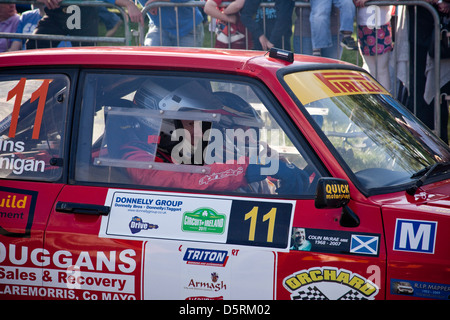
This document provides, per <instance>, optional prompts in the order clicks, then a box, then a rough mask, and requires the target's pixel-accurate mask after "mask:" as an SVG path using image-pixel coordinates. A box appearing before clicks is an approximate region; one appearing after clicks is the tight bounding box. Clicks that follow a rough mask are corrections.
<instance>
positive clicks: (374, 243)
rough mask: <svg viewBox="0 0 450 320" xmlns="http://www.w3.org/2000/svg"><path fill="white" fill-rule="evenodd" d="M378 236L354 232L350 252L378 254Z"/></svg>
mask: <svg viewBox="0 0 450 320" xmlns="http://www.w3.org/2000/svg"><path fill="white" fill-rule="evenodd" d="M378 239H379V237H378V236H367V235H358V234H352V239H351V242H350V252H351V253H359V254H368V255H378V242H379V241H378Z"/></svg>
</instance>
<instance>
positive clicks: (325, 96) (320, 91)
mask: <svg viewBox="0 0 450 320" xmlns="http://www.w3.org/2000/svg"><path fill="white" fill-rule="evenodd" d="M285 80H286V82H287V84H288V85H289V86H290V88H291V89H292V92H293V93H294V94H295V95H296V97H297V98H298V99H299V100H300V101H301V102H302V103H303V105H304V107H305V109H306V111H307V112H308V113H309V115H310V116H311V117H312V118H313V119H314V120H315V122H316V124H317V125H318V127H319V128H320V129H321V131H322V133H323V134H324V135H325V136H326V138H327V139H328V141H329V142H330V144H332V145H333V147H334V148H335V149H336V151H337V153H339V155H340V156H341V158H342V159H343V161H344V162H345V164H346V166H347V167H348V168H349V169H350V170H351V172H352V173H353V174H354V177H355V178H356V179H357V182H358V183H359V185H360V186H362V187H363V188H364V189H365V190H367V191H369V190H370V191H371V192H383V189H382V188H386V189H385V190H388V191H389V192H391V191H392V189H389V188H392V187H397V188H402V186H406V185H407V184H408V183H411V182H412V181H414V180H415V179H416V178H417V176H416V175H415V173H416V172H421V170H422V169H424V168H428V167H429V166H432V165H434V164H435V163H446V162H448V161H449V160H450V150H449V149H448V146H447V145H445V144H443V143H442V141H440V140H439V139H438V138H437V137H436V136H434V135H433V134H432V133H431V132H430V130H429V129H427V128H426V127H424V126H423V124H421V123H419V122H418V121H417V119H415V118H414V117H413V115H412V114H411V113H410V112H409V111H407V110H406V109H405V108H404V107H403V106H401V105H400V104H399V103H398V102H397V101H395V99H393V98H392V96H390V95H389V94H388V92H386V91H385V90H384V89H383V88H382V87H380V86H379V85H378V84H377V83H376V82H375V81H374V80H373V79H372V78H371V77H369V76H368V75H366V74H365V73H360V72H356V71H348V70H320V71H304V72H296V73H291V74H288V75H286V77H285ZM305 88H308V89H309V90H305ZM438 172H439V173H440V176H441V179H444V178H448V176H447V177H446V176H445V175H443V174H442V171H438V170H436V173H438Z"/></svg>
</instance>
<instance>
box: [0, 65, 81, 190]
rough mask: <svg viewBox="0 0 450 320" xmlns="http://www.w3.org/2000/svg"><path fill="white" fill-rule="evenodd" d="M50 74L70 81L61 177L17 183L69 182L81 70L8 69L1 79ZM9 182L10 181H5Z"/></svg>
mask: <svg viewBox="0 0 450 320" xmlns="http://www.w3.org/2000/svg"><path fill="white" fill-rule="evenodd" d="M46 74H47V75H48V74H61V75H64V76H66V77H67V78H68V79H69V85H70V88H69V91H68V97H67V99H68V100H67V102H66V103H67V110H66V111H65V119H62V120H61V121H62V122H63V126H62V127H63V130H64V132H65V134H64V138H63V139H62V140H61V144H64V151H63V153H62V162H61V163H60V165H61V166H62V170H61V175H60V177H59V178H58V179H55V180H40V179H14V180H15V181H23V182H42V183H62V184H67V183H68V180H69V170H70V169H69V167H70V163H71V159H70V156H71V154H72V151H71V148H72V143H71V141H72V133H73V132H72V119H73V112H74V102H75V92H76V87H77V83H78V76H79V68H77V67H76V66H61V67H58V66H36V67H32V68H30V67H6V68H2V70H0V77H1V76H2V75H8V76H17V77H18V78H20V77H21V76H22V77H23V76H27V75H29V76H39V75H46ZM5 180H8V179H5Z"/></svg>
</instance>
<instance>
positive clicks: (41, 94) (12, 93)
mask: <svg viewBox="0 0 450 320" xmlns="http://www.w3.org/2000/svg"><path fill="white" fill-rule="evenodd" d="M26 81H27V80H26V78H21V79H20V81H19V82H18V83H17V85H16V86H15V87H14V88H12V89H11V90H9V92H8V96H7V98H6V101H9V100H11V99H12V98H13V97H16V99H15V100H14V109H13V112H12V114H11V125H10V126H9V133H8V136H9V137H10V138H14V137H15V136H16V130H17V123H18V121H19V113H20V107H21V105H22V98H23V92H24V89H25V82H26ZM49 84H50V79H45V80H43V82H42V85H41V86H40V87H39V88H38V89H37V90H36V91H34V92H33V93H32V94H31V99H30V102H34V101H36V100H39V102H38V106H37V111H36V118H35V119H34V127H33V134H32V136H31V138H32V139H39V132H40V130H41V123H42V116H43V114H44V107H45V101H46V100H47V92H48V86H49Z"/></svg>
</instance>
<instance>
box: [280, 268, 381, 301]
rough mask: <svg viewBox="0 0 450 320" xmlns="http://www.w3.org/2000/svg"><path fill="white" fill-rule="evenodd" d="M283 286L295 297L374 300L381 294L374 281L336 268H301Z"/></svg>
mask: <svg viewBox="0 0 450 320" xmlns="http://www.w3.org/2000/svg"><path fill="white" fill-rule="evenodd" d="M283 286H284V287H285V288H286V289H287V290H288V291H290V292H291V293H292V295H291V298H292V299H294V300H304V299H305V300H328V299H330V300H348V299H351V300H365V299H369V300H371V299H374V298H375V296H376V295H377V294H378V287H377V286H376V285H375V284H374V283H372V282H371V281H370V280H368V279H366V278H364V277H363V276H361V275H359V274H357V273H353V272H351V271H348V270H345V269H338V268H333V267H318V268H311V269H308V270H301V271H298V272H296V273H294V274H291V275H290V276H288V277H286V278H285V279H284V280H283Z"/></svg>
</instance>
